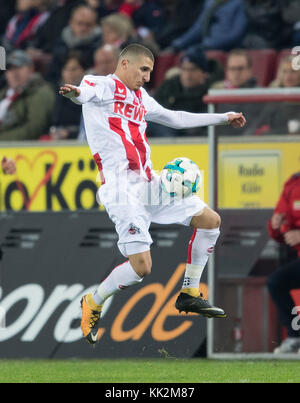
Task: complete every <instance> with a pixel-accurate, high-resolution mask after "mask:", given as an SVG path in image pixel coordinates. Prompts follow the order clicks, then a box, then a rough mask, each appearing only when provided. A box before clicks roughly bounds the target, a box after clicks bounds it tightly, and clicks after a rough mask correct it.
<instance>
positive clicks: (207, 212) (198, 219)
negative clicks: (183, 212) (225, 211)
mask: <svg viewBox="0 0 300 403" xmlns="http://www.w3.org/2000/svg"><path fill="white" fill-rule="evenodd" d="M190 225H191V226H192V227H194V228H201V229H217V228H220V226H221V217H220V216H219V214H218V213H216V212H215V211H213V210H211V209H209V208H205V209H204V211H203V213H202V214H200V215H195V216H194V217H193V218H192V220H191V224H190Z"/></svg>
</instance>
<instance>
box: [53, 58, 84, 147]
mask: <svg viewBox="0 0 300 403" xmlns="http://www.w3.org/2000/svg"><path fill="white" fill-rule="evenodd" d="M85 67H86V66H85V63H84V61H83V60H82V57H81V55H80V53H79V54H78V53H76V52H73V53H72V52H71V53H70V54H69V55H68V57H67V58H66V60H65V63H64V65H63V68H62V74H61V82H60V85H59V86H58V88H59V87H60V86H61V84H62V83H71V84H72V85H76V86H79V85H80V83H81V80H82V78H83V76H84V75H85ZM80 119H81V107H80V106H79V105H77V104H75V103H73V102H68V99H67V98H65V97H61V96H60V95H59V94H58V90H57V91H56V101H55V107H54V112H53V118H52V126H51V128H50V139H52V140H65V139H75V138H77V137H78V132H79V125H80Z"/></svg>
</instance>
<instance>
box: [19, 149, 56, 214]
mask: <svg viewBox="0 0 300 403" xmlns="http://www.w3.org/2000/svg"><path fill="white" fill-rule="evenodd" d="M44 155H51V157H53V163H52V165H51V166H50V168H49V169H48V170H47V172H46V174H45V176H44V177H43V178H42V180H41V181H40V182H39V183H38V185H37V186H36V188H35V189H34V191H33V193H32V195H31V196H30V197H29V198H28V197H27V195H26V192H25V189H24V186H23V184H22V182H21V181H20V179H19V178H18V177H17V179H16V183H17V187H18V189H19V190H20V192H21V194H22V196H23V200H24V205H25V208H26V210H27V211H28V210H30V206H31V204H32V203H33V201H34V200H35V198H36V197H37V195H38V193H39V191H40V190H41V188H42V187H43V186H44V185H45V184H46V183H47V182H49V180H50V179H51V175H52V172H53V170H54V169H55V167H56V165H57V161H58V156H57V154H56V152H54V151H50V150H46V151H41V152H39V153H38V154H37V155H36V156H35V158H34V160H33V161H32V162H31V161H30V160H29V159H28V158H27V157H26V156H25V155H22V154H18V155H17V156H16V164H17V172H18V161H21V160H23V161H25V162H26V163H27V164H28V165H29V167H30V169H31V171H32V170H33V168H34V166H35V164H36V162H37V161H38V160H39V159H40V158H41V157H43V156H44Z"/></svg>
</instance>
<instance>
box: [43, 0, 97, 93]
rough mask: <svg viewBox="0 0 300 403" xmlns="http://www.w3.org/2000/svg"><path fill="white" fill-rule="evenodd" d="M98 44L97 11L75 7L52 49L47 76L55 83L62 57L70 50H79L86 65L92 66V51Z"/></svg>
mask: <svg viewBox="0 0 300 403" xmlns="http://www.w3.org/2000/svg"><path fill="white" fill-rule="evenodd" d="M100 44H101V29H100V27H99V26H98V25H97V13H96V12H95V11H94V10H93V9H91V8H90V7H88V6H78V7H76V8H75V9H73V11H72V13H71V18H70V21H69V24H68V26H66V27H65V28H64V30H63V31H62V34H61V37H60V39H59V41H58V42H57V43H56V46H55V48H54V50H53V62H52V64H51V66H50V70H49V73H48V75H47V78H48V79H49V80H50V81H51V82H52V83H53V84H54V85H56V83H57V82H58V81H59V79H60V73H61V70H62V65H63V62H64V59H65V57H66V55H67V54H68V53H70V52H71V51H77V52H80V53H81V55H82V57H83V59H84V60H85V62H86V64H87V66H88V67H92V65H93V56H94V52H95V50H96V49H97V48H98V47H99V46H100Z"/></svg>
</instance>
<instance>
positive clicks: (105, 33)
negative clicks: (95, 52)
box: [101, 13, 158, 55]
mask: <svg viewBox="0 0 300 403" xmlns="http://www.w3.org/2000/svg"><path fill="white" fill-rule="evenodd" d="M101 28H102V41H103V45H105V44H109V45H113V46H116V47H119V48H124V47H126V46H127V45H129V44H130V43H133V42H134V43H141V44H143V45H145V46H147V47H148V48H150V50H151V51H152V53H153V54H155V55H156V54H157V53H158V47H157V45H156V43H155V42H154V41H152V39H151V38H149V37H146V38H142V37H141V36H139V35H137V33H136V31H135V27H134V24H133V21H132V19H131V18H130V17H128V16H127V15H125V14H120V13H114V14H110V15H109V16H107V17H105V18H102V20H101Z"/></svg>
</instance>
